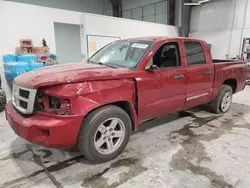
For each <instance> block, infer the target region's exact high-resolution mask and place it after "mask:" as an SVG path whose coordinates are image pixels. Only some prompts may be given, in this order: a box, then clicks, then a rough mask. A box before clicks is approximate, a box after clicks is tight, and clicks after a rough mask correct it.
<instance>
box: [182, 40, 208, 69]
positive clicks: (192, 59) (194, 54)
mask: <svg viewBox="0 0 250 188" xmlns="http://www.w3.org/2000/svg"><path fill="white" fill-rule="evenodd" d="M184 46H185V50H186V54H187V63H188V65H200V64H205V63H206V58H205V54H204V50H203V48H202V46H201V44H200V43H199V42H184Z"/></svg>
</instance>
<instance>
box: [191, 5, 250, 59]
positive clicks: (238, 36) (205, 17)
mask: <svg viewBox="0 0 250 188" xmlns="http://www.w3.org/2000/svg"><path fill="white" fill-rule="evenodd" d="M190 37H193V38H199V39H203V40H206V41H207V42H208V43H210V44H211V45H212V55H213V57H214V58H226V56H227V55H228V56H229V57H236V56H237V55H240V51H241V43H242V40H243V37H250V0H220V1H213V2H210V3H207V4H204V5H202V6H196V7H193V8H192V11H191V21H190Z"/></svg>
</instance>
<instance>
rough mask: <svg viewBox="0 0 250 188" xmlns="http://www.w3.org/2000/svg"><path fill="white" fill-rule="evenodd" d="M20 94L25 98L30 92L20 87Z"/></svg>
mask: <svg viewBox="0 0 250 188" xmlns="http://www.w3.org/2000/svg"><path fill="white" fill-rule="evenodd" d="M19 95H20V96H21V97H23V98H26V99H28V98H29V95H30V92H29V91H26V90H23V89H20V90H19Z"/></svg>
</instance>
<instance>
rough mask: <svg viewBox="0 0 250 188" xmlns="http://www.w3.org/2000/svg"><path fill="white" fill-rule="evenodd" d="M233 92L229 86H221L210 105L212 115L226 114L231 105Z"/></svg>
mask: <svg viewBox="0 0 250 188" xmlns="http://www.w3.org/2000/svg"><path fill="white" fill-rule="evenodd" d="M232 97H233V90H232V87H231V86H229V85H222V86H221V88H220V91H219V93H218V95H217V97H216V98H215V99H214V100H213V101H212V103H211V104H210V106H211V109H212V111H213V112H214V113H216V114H220V113H226V112H227V111H228V110H229V109H230V107H231V104H232Z"/></svg>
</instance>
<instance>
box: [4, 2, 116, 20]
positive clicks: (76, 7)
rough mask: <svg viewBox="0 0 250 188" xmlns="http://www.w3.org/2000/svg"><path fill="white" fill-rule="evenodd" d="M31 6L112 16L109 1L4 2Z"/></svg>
mask: <svg viewBox="0 0 250 188" xmlns="http://www.w3.org/2000/svg"><path fill="white" fill-rule="evenodd" d="M5 1H12V2H18V3H26V4H33V5H39V6H45V7H51V8H59V9H64V10H72V11H77V12H89V13H95V14H104V15H109V16H112V5H111V3H110V1H109V0H91V1H90V0H5Z"/></svg>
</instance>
